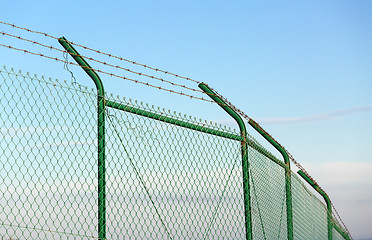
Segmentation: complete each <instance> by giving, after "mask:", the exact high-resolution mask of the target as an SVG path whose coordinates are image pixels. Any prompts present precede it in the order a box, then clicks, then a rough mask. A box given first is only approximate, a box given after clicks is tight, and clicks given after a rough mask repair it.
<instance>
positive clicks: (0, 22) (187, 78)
mask: <svg viewBox="0 0 372 240" xmlns="http://www.w3.org/2000/svg"><path fill="white" fill-rule="evenodd" d="M0 24H4V25H8V26H11V27H13V28H18V29H21V30H24V31H27V32H31V33H36V34H40V35H43V36H45V37H49V38H53V39H56V40H58V39H59V38H57V37H54V36H52V35H50V34H47V33H44V32H39V31H34V30H31V29H28V28H24V27H19V26H17V25H14V24H11V23H6V22H3V21H0ZM67 42H68V43H70V44H72V45H75V46H78V47H81V48H84V49H86V50H89V51H92V52H96V53H98V54H102V55H106V56H108V57H112V58H116V59H118V60H120V61H125V62H128V63H131V64H134V65H138V66H141V67H144V68H148V69H151V70H153V71H156V72H161V73H164V74H168V75H172V76H174V77H177V78H180V79H184V80H187V81H192V82H195V83H198V84H199V83H200V82H199V81H196V80H194V79H192V78H189V77H184V76H181V75H179V74H175V73H172V72H169V71H165V70H162V69H159V68H155V67H151V66H148V65H146V64H142V63H138V62H135V61H132V60H129V59H126V58H122V57H119V56H116V55H114V54H111V53H105V52H102V51H99V50H95V49H93V48H89V47H86V46H83V45H81V44H77V43H74V42H70V41H67Z"/></svg>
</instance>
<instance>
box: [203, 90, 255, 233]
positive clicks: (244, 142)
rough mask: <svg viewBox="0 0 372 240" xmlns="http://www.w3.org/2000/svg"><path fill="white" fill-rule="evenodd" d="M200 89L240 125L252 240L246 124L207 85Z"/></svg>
mask: <svg viewBox="0 0 372 240" xmlns="http://www.w3.org/2000/svg"><path fill="white" fill-rule="evenodd" d="M199 88H200V89H202V90H203V91H204V92H205V93H206V94H208V96H209V97H210V98H212V99H213V101H215V102H216V103H217V104H218V105H219V106H220V107H221V108H222V109H223V110H225V111H226V112H227V113H228V114H229V115H230V116H231V117H232V118H233V119H234V120H235V121H236V122H237V123H238V125H239V129H240V135H241V136H242V138H243V140H242V141H241V152H242V170H243V193H244V217H245V230H246V239H248V240H252V239H253V235H252V230H253V229H252V209H251V196H250V185H249V172H248V170H249V163H248V136H247V130H246V127H245V124H244V122H243V120H242V118H241V117H240V116H239V115H238V114H237V113H236V112H235V111H234V110H233V109H232V108H231V107H229V106H228V105H227V104H226V102H225V101H224V100H222V99H221V98H220V97H218V96H217V95H216V93H215V92H213V90H212V89H211V88H210V87H209V86H208V85H207V84H205V83H200V84H199Z"/></svg>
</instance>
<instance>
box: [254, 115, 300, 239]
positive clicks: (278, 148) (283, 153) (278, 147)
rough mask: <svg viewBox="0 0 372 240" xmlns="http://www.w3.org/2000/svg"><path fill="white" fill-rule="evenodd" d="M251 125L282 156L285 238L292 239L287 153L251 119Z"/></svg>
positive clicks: (290, 189) (290, 193)
mask: <svg viewBox="0 0 372 240" xmlns="http://www.w3.org/2000/svg"><path fill="white" fill-rule="evenodd" d="M248 123H249V125H251V126H252V127H253V128H254V129H255V130H256V131H257V132H258V133H259V134H261V135H262V136H263V137H264V138H265V139H266V140H267V141H268V142H269V143H270V144H271V145H273V146H274V147H275V148H276V149H277V150H278V151H279V152H280V153H281V154H282V156H283V158H284V163H285V165H286V167H285V194H286V206H287V238H288V240H292V239H293V212H292V183H291V167H290V161H289V156H288V153H287V152H286V151H285V149H284V148H283V147H282V146H281V145H280V144H279V143H278V142H277V141H275V140H274V139H273V138H272V137H271V136H270V135H269V134H268V133H267V132H266V131H265V130H263V129H262V128H261V127H260V125H258V123H256V122H255V121H254V120H253V119H249V121H248Z"/></svg>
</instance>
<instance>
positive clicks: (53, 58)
mask: <svg viewBox="0 0 372 240" xmlns="http://www.w3.org/2000/svg"><path fill="white" fill-rule="evenodd" d="M0 46H2V47H5V48H9V49H12V50H16V51H20V52H24V53H28V54H31V55H35V56H40V57H44V58H48V59H52V60H55V61H59V62H62V63H68V64H73V65H76V66H80V65H79V64H77V63H73V62H67V61H65V60H62V59H59V58H57V57H51V56H48V55H45V54H42V53H35V52H31V51H28V50H26V49H21V48H16V47H12V46H10V45H5V44H1V43H0ZM83 68H85V69H89V70H93V71H96V72H99V73H103V74H106V75H109V76H111V77H117V78H122V79H124V80H128V81H132V82H135V83H139V84H143V85H146V86H149V87H153V88H156V89H159V90H163V91H167V92H170V93H175V94H179V95H182V96H186V97H190V98H195V99H199V100H202V101H207V102H211V103H214V102H213V101H211V100H208V99H206V98H203V97H197V96H194V95H190V94H186V93H183V92H178V91H174V90H172V89H167V88H163V87H160V86H156V85H153V84H150V83H146V82H142V81H139V80H137V79H132V78H128V77H124V76H120V75H117V74H114V73H109V72H106V71H102V70H100V69H95V68H89V67H86V66H85V67H83Z"/></svg>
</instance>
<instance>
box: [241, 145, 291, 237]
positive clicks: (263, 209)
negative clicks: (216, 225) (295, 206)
mask: <svg viewBox="0 0 372 240" xmlns="http://www.w3.org/2000/svg"><path fill="white" fill-rule="evenodd" d="M248 152H249V157H248V159H249V164H250V166H249V167H250V172H249V173H250V190H251V199H252V200H251V202H252V203H251V204H252V221H253V238H254V239H287V218H286V214H287V211H286V195H285V178H284V176H285V171H284V168H283V167H281V166H279V165H278V164H276V163H275V162H273V161H272V160H271V159H269V158H267V157H266V156H264V155H262V154H261V153H259V152H258V151H257V150H256V149H253V148H252V147H249V149H248Z"/></svg>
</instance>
